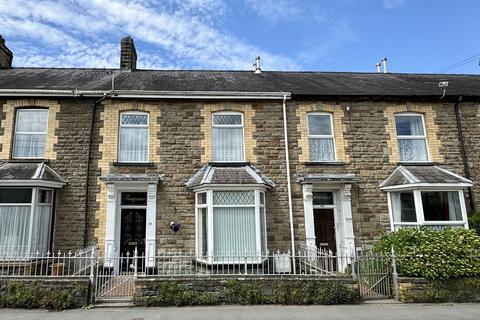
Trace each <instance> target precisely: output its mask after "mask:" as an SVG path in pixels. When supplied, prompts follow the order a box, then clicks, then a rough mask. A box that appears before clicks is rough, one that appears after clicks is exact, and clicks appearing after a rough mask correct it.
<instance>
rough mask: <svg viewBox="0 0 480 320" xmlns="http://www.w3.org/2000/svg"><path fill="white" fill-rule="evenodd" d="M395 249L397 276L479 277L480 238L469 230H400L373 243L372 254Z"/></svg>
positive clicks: (430, 277) (436, 277) (385, 252)
mask: <svg viewBox="0 0 480 320" xmlns="http://www.w3.org/2000/svg"><path fill="white" fill-rule="evenodd" d="M392 246H393V248H394V249H395V252H396V255H397V262H398V266H399V270H398V271H399V273H400V274H402V275H406V276H414V277H424V278H427V279H448V278H458V277H469V276H480V236H479V235H478V234H477V233H476V232H475V231H473V230H465V229H463V228H462V229H460V228H458V229H451V228H447V229H444V230H441V231H435V230H431V229H425V228H421V229H415V228H408V229H400V230H399V231H396V232H392V233H390V234H388V235H386V236H384V237H383V238H382V239H381V240H379V241H378V242H377V243H375V245H374V247H373V251H374V252H376V253H381V254H390V252H391V247H392Z"/></svg>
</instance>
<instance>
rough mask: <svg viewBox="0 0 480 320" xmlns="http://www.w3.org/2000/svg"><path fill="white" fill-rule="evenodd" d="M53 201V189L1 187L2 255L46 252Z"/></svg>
mask: <svg viewBox="0 0 480 320" xmlns="http://www.w3.org/2000/svg"><path fill="white" fill-rule="evenodd" d="M52 202H53V190H52V189H44V188H0V257H1V256H12V257H29V256H35V254H36V253H37V252H38V253H39V254H41V255H44V254H46V253H47V251H48V250H49V244H50V225H51V222H52Z"/></svg>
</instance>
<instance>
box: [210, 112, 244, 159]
mask: <svg viewBox="0 0 480 320" xmlns="http://www.w3.org/2000/svg"><path fill="white" fill-rule="evenodd" d="M212 159H213V161H215V162H242V161H245V158H244V141H243V114H242V113H239V112H216V113H214V114H212Z"/></svg>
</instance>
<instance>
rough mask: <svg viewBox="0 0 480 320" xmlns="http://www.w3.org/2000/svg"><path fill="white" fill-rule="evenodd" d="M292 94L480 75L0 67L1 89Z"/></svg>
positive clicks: (465, 81)
mask: <svg viewBox="0 0 480 320" xmlns="http://www.w3.org/2000/svg"><path fill="white" fill-rule="evenodd" d="M114 71H115V73H116V75H115V90H145V91H203V92H211V91H214V92H290V93H292V94H293V95H307V96H310V95H313V96H409V97H410V96H419V97H428V96H438V97H440V96H441V95H442V89H440V88H439V87H438V83H439V82H440V81H445V80H448V81H449V86H448V88H447V95H463V96H480V76H477V75H453V74H448V75H447V74H406V73H405V74H402V73H386V74H384V73H353V72H283V71H263V72H262V73H260V74H255V73H254V72H253V71H207V70H205V71H200V70H196V71H195V70H135V71H132V72H119V70H118V69H75V68H72V69H68V68H11V69H3V70H0V90H2V89H44V90H75V89H77V90H88V91H96V90H98V91H108V90H110V89H111V82H112V81H111V80H112V73H113V72H114Z"/></svg>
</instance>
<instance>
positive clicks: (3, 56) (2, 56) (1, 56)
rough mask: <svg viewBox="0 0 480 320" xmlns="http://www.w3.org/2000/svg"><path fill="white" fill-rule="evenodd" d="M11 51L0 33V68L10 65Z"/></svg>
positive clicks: (9, 66) (6, 67) (7, 67)
mask: <svg viewBox="0 0 480 320" xmlns="http://www.w3.org/2000/svg"><path fill="white" fill-rule="evenodd" d="M12 60H13V53H12V51H10V49H8V48H7V46H6V45H5V39H4V38H3V37H2V35H1V34H0V69H9V68H11V67H12Z"/></svg>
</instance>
